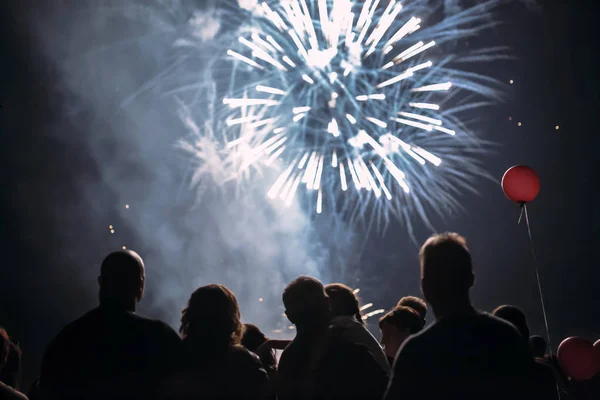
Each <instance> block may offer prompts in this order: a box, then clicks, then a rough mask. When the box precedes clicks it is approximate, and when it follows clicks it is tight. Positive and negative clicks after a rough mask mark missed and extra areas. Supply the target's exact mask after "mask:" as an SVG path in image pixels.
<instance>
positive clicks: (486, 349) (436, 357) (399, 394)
mask: <svg viewBox="0 0 600 400" xmlns="http://www.w3.org/2000/svg"><path fill="white" fill-rule="evenodd" d="M419 256H420V260H421V289H422V291H423V295H424V297H425V299H426V300H427V302H428V303H429V304H430V305H431V308H432V309H433V313H434V315H435V318H436V322H435V323H434V324H432V325H431V326H429V327H428V328H427V329H425V330H423V331H422V332H420V333H418V334H416V335H414V336H412V337H410V338H408V339H407V340H406V341H405V342H404V344H403V345H402V347H400V350H399V351H398V354H397V356H396V360H395V363H394V368H393V372H392V378H391V379H390V384H389V387H388V390H387V393H386V395H385V399H386V400H395V399H399V400H400V399H401V400H410V399H446V400H448V399H457V400H459V399H460V400H470V399H473V400H481V399H486V400H495V399H497V400H506V399H511V400H512V399H529V398H530V397H529V395H530V394H531V393H532V391H531V389H530V387H529V386H530V383H529V377H530V371H531V368H532V364H533V360H532V358H531V355H530V353H529V349H528V348H527V346H526V344H525V342H524V341H523V339H522V338H521V337H520V335H519V333H518V332H517V331H516V330H515V328H514V327H512V326H511V325H510V324H507V323H506V322H503V321H501V320H499V319H497V318H495V317H492V316H490V315H488V314H485V313H482V312H479V311H477V310H476V309H475V308H474V307H473V306H472V304H471V300H470V298H469V291H470V288H471V287H472V286H473V284H474V282H475V275H474V274H473V269H472V265H471V254H470V253H469V250H468V249H467V245H466V241H465V239H463V238H462V237H461V236H459V235H458V234H456V233H446V234H440V235H434V236H432V237H430V238H429V239H428V240H427V241H426V242H425V244H424V245H423V247H421V251H420V253H419Z"/></svg>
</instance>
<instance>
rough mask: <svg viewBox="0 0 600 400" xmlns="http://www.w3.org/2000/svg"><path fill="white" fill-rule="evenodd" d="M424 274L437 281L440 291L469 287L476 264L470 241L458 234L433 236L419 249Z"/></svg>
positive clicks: (424, 276) (424, 277) (425, 276)
mask: <svg viewBox="0 0 600 400" xmlns="http://www.w3.org/2000/svg"><path fill="white" fill-rule="evenodd" d="M419 258H420V260H421V277H422V278H423V279H428V280H430V281H433V282H434V283H435V286H436V287H437V289H438V290H445V291H456V290H465V289H466V290H468V289H469V288H470V286H471V284H472V279H473V266H472V264H471V253H469V249H468V248H467V241H466V240H465V238H463V237H462V236H460V235H459V234H458V233H451V232H450V233H441V234H436V235H433V236H431V237H430V238H429V239H427V241H425V243H424V244H423V246H422V247H421V250H420V251H419Z"/></svg>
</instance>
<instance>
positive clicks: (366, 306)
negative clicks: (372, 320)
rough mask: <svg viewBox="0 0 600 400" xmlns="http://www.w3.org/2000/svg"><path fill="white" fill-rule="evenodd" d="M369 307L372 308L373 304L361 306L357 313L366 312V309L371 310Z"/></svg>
mask: <svg viewBox="0 0 600 400" xmlns="http://www.w3.org/2000/svg"><path fill="white" fill-rule="evenodd" d="M371 307H373V303H368V304H365V305H364V306H362V307H361V308H359V309H358V310H359V311H364V310H366V309H368V308H371Z"/></svg>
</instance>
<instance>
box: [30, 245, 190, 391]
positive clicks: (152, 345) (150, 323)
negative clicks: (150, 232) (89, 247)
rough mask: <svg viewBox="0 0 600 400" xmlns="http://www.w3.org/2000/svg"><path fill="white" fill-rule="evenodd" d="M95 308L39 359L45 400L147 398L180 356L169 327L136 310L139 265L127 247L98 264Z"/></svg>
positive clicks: (141, 280)
mask: <svg viewBox="0 0 600 400" xmlns="http://www.w3.org/2000/svg"><path fill="white" fill-rule="evenodd" d="M98 284H99V285H100V290H99V298H100V306H99V307H97V308H95V309H93V310H92V311H90V312H88V313H87V314H85V315H83V316H82V317H80V318H79V319H77V320H75V321H74V322H72V323H70V324H69V325H67V326H66V327H65V328H64V329H63V330H62V331H61V332H60V333H59V334H58V336H57V337H56V338H55V339H54V340H53V341H52V343H50V345H49V346H48V349H47V351H46V354H45V355H44V358H43V360H42V366H41V373H40V392H41V395H42V396H43V398H44V399H110V398H128V399H148V398H153V396H155V394H156V389H157V385H158V382H159V381H160V379H162V378H164V377H165V376H167V375H169V374H170V373H172V371H173V370H174V369H175V366H176V364H177V362H178V360H179V356H180V353H181V349H182V347H181V346H182V345H181V340H180V339H179V337H178V336H177V334H176V333H175V331H173V329H171V328H170V327H169V326H168V325H166V324H164V323H163V322H161V321H156V320H151V319H147V318H144V317H141V316H139V315H136V314H135V310H136V306H137V303H138V302H139V301H140V300H141V298H142V295H143V293H144V263H143V261H142V259H141V257H140V256H139V255H138V254H137V253H135V252H133V251H130V250H127V251H118V252H115V253H111V254H109V255H108V256H107V257H106V258H105V259H104V261H103V262H102V266H101V270H100V276H99V277H98Z"/></svg>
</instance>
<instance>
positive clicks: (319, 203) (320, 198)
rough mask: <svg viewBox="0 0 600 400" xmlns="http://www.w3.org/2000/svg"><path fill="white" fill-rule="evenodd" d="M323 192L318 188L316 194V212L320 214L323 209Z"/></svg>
mask: <svg viewBox="0 0 600 400" xmlns="http://www.w3.org/2000/svg"><path fill="white" fill-rule="evenodd" d="M322 203H323V194H322V193H321V189H319V192H318V194H317V214H321V211H322V210H323V204H322Z"/></svg>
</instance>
